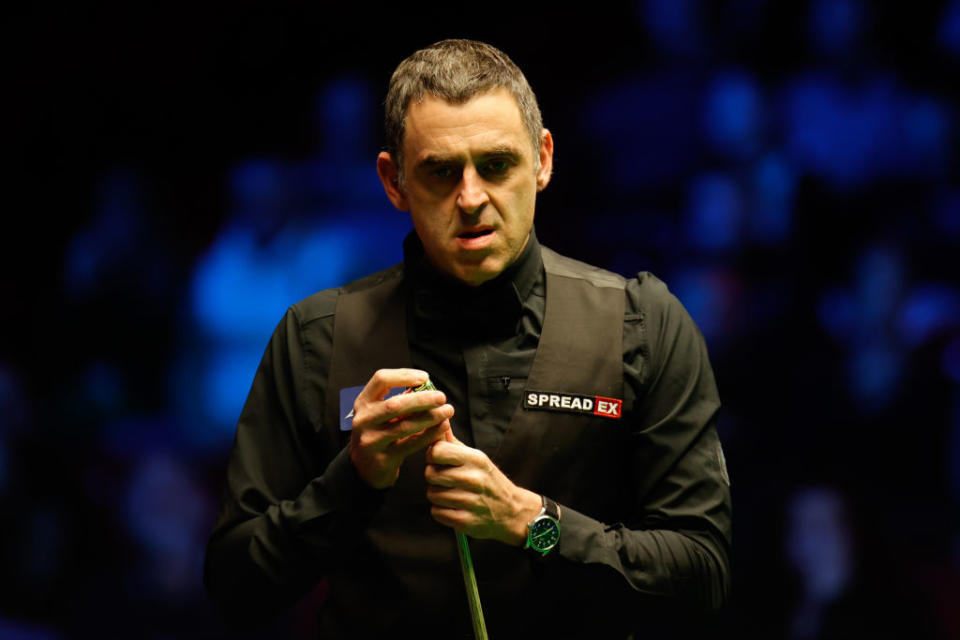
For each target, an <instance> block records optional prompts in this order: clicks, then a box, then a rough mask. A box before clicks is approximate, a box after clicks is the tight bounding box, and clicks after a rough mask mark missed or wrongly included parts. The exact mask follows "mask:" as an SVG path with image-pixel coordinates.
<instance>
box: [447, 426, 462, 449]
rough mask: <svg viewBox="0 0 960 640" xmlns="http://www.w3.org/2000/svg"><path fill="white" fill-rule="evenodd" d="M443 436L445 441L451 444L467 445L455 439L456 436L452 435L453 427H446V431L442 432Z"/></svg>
mask: <svg viewBox="0 0 960 640" xmlns="http://www.w3.org/2000/svg"><path fill="white" fill-rule="evenodd" d="M444 437H445V438H446V440H447V442H452V443H453V444H458V445H460V446H461V447H465V446H467V445H465V444H463V443H462V442H460V441H459V440H457V436H455V435H453V429H447V430H446V432H445V433H444Z"/></svg>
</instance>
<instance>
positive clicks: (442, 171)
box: [433, 167, 455, 180]
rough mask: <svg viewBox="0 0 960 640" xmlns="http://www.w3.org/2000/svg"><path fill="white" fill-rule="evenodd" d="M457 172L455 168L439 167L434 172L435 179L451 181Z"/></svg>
mask: <svg viewBox="0 0 960 640" xmlns="http://www.w3.org/2000/svg"><path fill="white" fill-rule="evenodd" d="M454 175H455V171H454V168H453V167H437V168H436V169H434V170H433V177H435V178H439V179H441V180H449V179H450V178H453V177H454Z"/></svg>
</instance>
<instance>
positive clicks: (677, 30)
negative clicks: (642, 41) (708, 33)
mask: <svg viewBox="0 0 960 640" xmlns="http://www.w3.org/2000/svg"><path fill="white" fill-rule="evenodd" d="M699 7H700V3H699V2H697V1H696V0H641V2H640V15H641V20H642V21H643V24H644V26H645V27H646V29H647V32H648V33H649V34H650V36H651V37H652V38H653V40H654V41H655V42H656V43H657V44H658V45H659V47H660V48H661V50H663V51H665V52H667V53H674V54H682V53H689V52H693V51H696V50H697V49H698V48H699V47H700V45H701V42H702V38H703V36H702V34H701V29H700V21H699V14H698V10H699Z"/></svg>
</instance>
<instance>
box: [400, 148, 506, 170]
mask: <svg viewBox="0 0 960 640" xmlns="http://www.w3.org/2000/svg"><path fill="white" fill-rule="evenodd" d="M521 155H522V153H521V152H520V151H519V150H518V149H517V148H516V147H513V146H511V145H508V144H504V145H498V146H495V147H491V148H490V149H485V150H483V151H481V152H480V153H478V154H477V155H476V157H478V158H489V157H491V156H509V157H510V158H513V159H517V158H519V157H520V156H521ZM462 163H463V156H462V155H460V154H451V155H443V154H429V155H426V156H424V157H423V158H422V159H421V160H419V161H418V162H417V164H416V166H417V167H435V166H437V165H442V164H462Z"/></svg>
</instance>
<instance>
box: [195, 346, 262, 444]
mask: <svg viewBox="0 0 960 640" xmlns="http://www.w3.org/2000/svg"><path fill="white" fill-rule="evenodd" d="M265 345H266V342H265V341H258V342H253V343H248V344H237V345H221V346H219V347H217V348H215V349H211V350H210V351H209V352H208V353H207V359H206V360H207V361H206V366H205V380H204V394H203V396H202V397H203V402H204V405H203V407H202V410H203V414H204V415H205V416H206V417H207V418H208V421H209V424H210V425H211V426H213V427H218V428H220V429H221V430H225V435H230V434H232V433H233V426H234V425H235V424H236V422H237V418H238V417H239V416H240V410H241V409H242V408H243V403H244V401H245V400H246V396H247V392H248V391H249V390H250V385H251V383H252V382H253V376H254V374H255V373H256V371H257V365H258V364H259V362H260V358H261V357H262V356H263V349H264V346H265Z"/></svg>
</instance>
